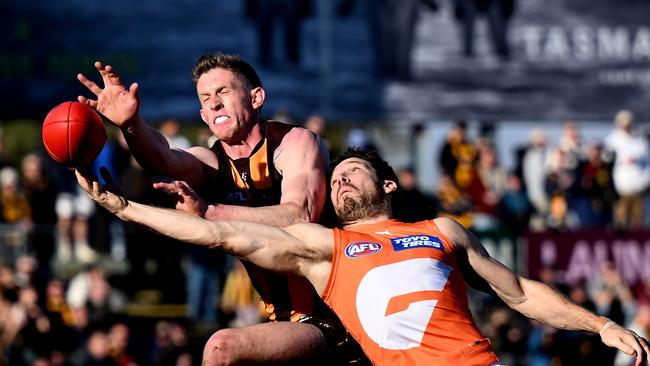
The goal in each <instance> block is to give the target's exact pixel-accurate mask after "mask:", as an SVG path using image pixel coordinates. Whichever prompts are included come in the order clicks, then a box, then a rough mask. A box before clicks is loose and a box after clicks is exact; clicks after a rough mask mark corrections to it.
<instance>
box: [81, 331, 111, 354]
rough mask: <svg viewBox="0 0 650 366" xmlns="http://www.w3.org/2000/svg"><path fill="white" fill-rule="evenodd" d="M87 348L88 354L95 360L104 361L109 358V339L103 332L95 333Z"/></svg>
mask: <svg viewBox="0 0 650 366" xmlns="http://www.w3.org/2000/svg"><path fill="white" fill-rule="evenodd" d="M86 347H87V350H88V354H90V356H91V357H92V358H93V359H95V360H103V359H105V358H106V357H108V338H107V337H106V334H104V333H102V332H99V331H96V332H93V333H92V334H91V335H90V338H89V339H88V344H87V346H86Z"/></svg>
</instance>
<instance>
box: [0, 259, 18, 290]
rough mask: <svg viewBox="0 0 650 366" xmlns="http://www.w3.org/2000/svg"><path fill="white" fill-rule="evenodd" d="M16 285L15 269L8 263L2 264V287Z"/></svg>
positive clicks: (0, 277) (0, 271)
mask: <svg viewBox="0 0 650 366" xmlns="http://www.w3.org/2000/svg"><path fill="white" fill-rule="evenodd" d="M14 286H16V281H15V277H14V271H13V270H12V268H11V267H9V266H7V265H2V266H0V288H3V289H5V288H13V287H14Z"/></svg>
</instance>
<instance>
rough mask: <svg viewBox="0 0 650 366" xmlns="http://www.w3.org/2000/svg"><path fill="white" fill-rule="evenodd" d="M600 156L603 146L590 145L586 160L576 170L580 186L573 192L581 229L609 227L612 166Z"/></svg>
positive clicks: (614, 195)
mask: <svg viewBox="0 0 650 366" xmlns="http://www.w3.org/2000/svg"><path fill="white" fill-rule="evenodd" d="M603 155H604V151H603V146H602V144H600V143H592V144H589V146H588V148H587V154H586V160H585V161H583V162H582V163H581V164H580V166H579V167H578V174H577V176H578V179H579V182H578V184H579V186H578V187H577V189H576V197H575V199H576V204H575V207H576V213H577V214H578V216H579V218H580V222H581V225H582V226H583V227H590V228H603V227H608V226H611V222H612V203H613V202H614V201H615V200H616V191H615V189H614V184H613V179H612V166H611V164H609V163H607V162H606V161H605V160H604V159H603Z"/></svg>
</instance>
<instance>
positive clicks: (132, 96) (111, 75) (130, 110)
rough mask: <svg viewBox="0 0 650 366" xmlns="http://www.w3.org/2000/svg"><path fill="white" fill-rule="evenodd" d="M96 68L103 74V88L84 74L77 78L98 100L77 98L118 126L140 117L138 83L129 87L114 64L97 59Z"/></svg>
mask: <svg viewBox="0 0 650 366" xmlns="http://www.w3.org/2000/svg"><path fill="white" fill-rule="evenodd" d="M95 68H96V69H97V71H99V74H100V75H101V76H102V81H103V83H104V87H103V88H101V87H100V86H99V85H97V84H96V83H94V82H93V81H91V80H89V79H88V78H87V77H86V76H85V75H83V74H78V75H77V79H78V80H79V81H80V82H81V83H82V84H83V85H84V86H85V87H86V88H88V90H90V91H91V92H92V93H93V94H95V95H96V96H97V100H92V99H88V98H86V97H84V96H82V95H80V96H79V97H78V98H77V99H78V100H79V101H80V102H81V103H84V104H87V105H89V106H90V107H92V108H94V109H96V110H97V111H99V113H101V114H103V115H104V116H106V118H108V119H109V120H110V121H111V122H113V123H114V124H115V125H117V126H118V127H127V126H128V124H129V123H130V122H131V121H132V120H134V119H135V118H137V117H138V109H139V108H140V96H139V94H138V84H137V83H133V84H131V86H130V87H129V89H127V88H126V87H125V86H124V84H122V80H120V76H119V75H118V73H117V72H116V71H115V69H114V68H113V67H112V66H110V65H106V66H104V65H103V64H102V63H101V62H99V61H97V62H95Z"/></svg>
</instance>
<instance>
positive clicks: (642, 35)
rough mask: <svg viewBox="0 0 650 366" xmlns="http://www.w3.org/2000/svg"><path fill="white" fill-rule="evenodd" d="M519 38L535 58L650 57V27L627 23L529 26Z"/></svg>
mask: <svg viewBox="0 0 650 366" xmlns="http://www.w3.org/2000/svg"><path fill="white" fill-rule="evenodd" d="M517 34H518V35H519V39H518V41H520V42H523V46H524V51H525V52H524V53H525V55H526V57H527V58H528V59H529V60H531V61H547V62H554V61H555V62H566V61H571V60H577V61H585V62H593V61H647V60H650V28H648V27H637V28H633V27H625V26H598V27H589V26H584V25H580V26H576V27H563V26H557V25H556V26H550V27H544V26H539V25H526V26H523V27H521V28H520V29H519V32H517Z"/></svg>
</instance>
